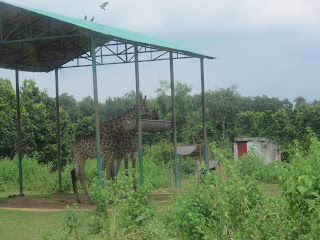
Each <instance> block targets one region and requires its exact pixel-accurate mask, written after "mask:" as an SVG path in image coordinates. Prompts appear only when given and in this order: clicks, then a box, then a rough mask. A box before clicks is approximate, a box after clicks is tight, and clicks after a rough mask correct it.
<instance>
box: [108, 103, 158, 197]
mask: <svg viewBox="0 0 320 240" xmlns="http://www.w3.org/2000/svg"><path fill="white" fill-rule="evenodd" d="M141 119H148V120H159V110H158V109H157V110H156V109H155V108H154V109H153V110H152V111H148V112H147V113H145V114H143V115H141ZM121 134H122V135H119V137H120V138H121V140H120V141H119V142H120V144H121V145H120V146H121V149H122V155H121V156H119V157H118V158H117V157H115V158H117V161H116V163H117V164H116V166H115V170H114V171H115V172H114V174H115V176H116V175H117V174H118V171H119V168H120V164H121V160H122V159H123V161H124V169H125V171H126V175H127V174H128V167H129V159H130V158H131V159H132V169H133V172H132V177H133V188H134V190H135V191H136V189H137V184H136V179H135V168H136V160H137V157H138V139H137V134H136V133H135V132H133V131H123V132H121ZM128 142H131V143H133V144H132V145H131V146H130V147H129V146H128V145H127V144H126V143H128Z"/></svg>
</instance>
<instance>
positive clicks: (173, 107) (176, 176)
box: [170, 52, 179, 189]
mask: <svg viewBox="0 0 320 240" xmlns="http://www.w3.org/2000/svg"><path fill="white" fill-rule="evenodd" d="M170 80H171V101H172V125H173V155H174V167H175V182H176V189H179V171H178V151H177V127H176V109H175V94H174V73H173V54H172V52H170Z"/></svg>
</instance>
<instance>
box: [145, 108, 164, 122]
mask: <svg viewBox="0 0 320 240" xmlns="http://www.w3.org/2000/svg"><path fill="white" fill-rule="evenodd" d="M159 118H160V117H159V110H158V109H157V110H156V109H155V108H154V109H152V110H151V111H149V112H147V113H145V114H143V115H141V119H148V120H159Z"/></svg>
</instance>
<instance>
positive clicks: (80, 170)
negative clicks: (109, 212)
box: [75, 160, 91, 202]
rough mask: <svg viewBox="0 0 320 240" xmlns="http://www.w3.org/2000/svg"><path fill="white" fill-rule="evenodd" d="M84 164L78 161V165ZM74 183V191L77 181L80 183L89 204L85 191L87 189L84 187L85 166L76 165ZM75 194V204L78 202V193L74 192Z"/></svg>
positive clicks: (86, 191) (87, 194)
mask: <svg viewBox="0 0 320 240" xmlns="http://www.w3.org/2000/svg"><path fill="white" fill-rule="evenodd" d="M83 162H85V160H84V161H80V163H83ZM75 175H76V181H75V189H77V179H79V180H80V183H81V185H82V188H83V190H84V192H85V194H86V196H87V199H88V201H90V202H91V199H90V197H89V193H88V190H87V187H86V184H85V164H78V163H77V165H76V174H75ZM75 192H76V201H77V202H80V201H79V196H78V191H75Z"/></svg>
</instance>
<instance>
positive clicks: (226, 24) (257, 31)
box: [0, 0, 320, 102]
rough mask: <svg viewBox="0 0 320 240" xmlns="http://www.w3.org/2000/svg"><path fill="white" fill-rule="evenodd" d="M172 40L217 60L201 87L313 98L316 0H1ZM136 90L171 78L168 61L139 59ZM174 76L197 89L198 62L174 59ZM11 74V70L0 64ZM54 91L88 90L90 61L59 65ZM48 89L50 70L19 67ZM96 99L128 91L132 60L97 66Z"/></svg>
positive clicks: (319, 5)
mask: <svg viewBox="0 0 320 240" xmlns="http://www.w3.org/2000/svg"><path fill="white" fill-rule="evenodd" d="M7 2H10V3H15V4H19V5H23V6H28V7H32V8H37V9H41V10H46V11H51V12H56V13H59V14H62V15H67V16H71V17H77V18H83V17H84V15H87V16H88V18H89V19H90V18H91V17H92V16H94V18H95V22H99V23H102V24H105V25H109V26H113V27H119V28H124V29H129V30H132V31H136V32H139V33H142V34H145V35H149V36H152V37H155V38H159V39H161V40H165V41H168V42H171V43H175V44H178V45H180V46H182V47H186V48H189V49H193V50H195V51H199V52H202V53H205V54H207V55H211V56H216V57H218V59H216V60H205V62H204V69H205V87H206V90H215V89H217V88H227V87H230V86H232V85H237V87H238V91H239V92H240V93H241V94H242V95H243V96H261V95H263V94H265V95H267V96H268V97H278V98H279V99H285V98H288V99H289V100H291V101H293V100H294V99H295V98H296V97H298V96H303V97H305V98H306V99H307V101H313V100H319V99H320V93H319V92H320V91H319V88H320V81H319V76H320V60H319V56H320V14H319V12H320V1H319V0H224V1H222V0H197V1H190V0H184V1H182V0H161V1H159V0H109V4H108V5H107V7H106V11H103V10H102V9H101V8H100V7H99V5H101V4H102V3H103V2H104V0H90V1H89V0H86V1H85V0H77V1H75V0H68V1H62V0H54V1H44V0H7ZM139 68H140V85H141V91H143V93H144V94H146V95H147V96H149V97H155V96H156V93H155V89H156V88H157V87H159V81H160V80H168V81H169V79H170V72H169V71H170V70H169V62H168V61H160V62H149V63H141V64H140V65H139ZM174 74H175V80H176V81H181V82H183V83H186V84H188V85H191V86H192V88H193V93H199V92H200V90H201V85H200V61H199V59H184V60H176V61H174ZM0 77H2V78H9V79H11V80H12V81H13V80H14V71H12V70H3V69H0ZM59 77H60V86H59V91H60V93H64V92H66V93H68V94H70V95H73V96H75V98H76V99H77V100H81V99H82V98H83V97H86V96H88V95H90V96H93V89H92V88H93V87H92V72H91V68H90V67H86V68H77V69H63V70H61V71H60V74H59ZM24 78H27V79H34V80H35V81H36V83H37V86H38V87H39V88H40V89H42V90H44V89H47V92H48V94H49V95H50V96H55V85H54V84H55V83H54V81H55V79H54V73H53V72H51V73H27V72H20V79H24ZM98 87H99V92H98V95H99V101H101V102H104V101H105V99H106V98H108V97H111V98H113V97H120V96H123V95H124V94H125V93H127V92H130V91H131V90H135V72H134V64H121V65H110V66H100V67H98Z"/></svg>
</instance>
